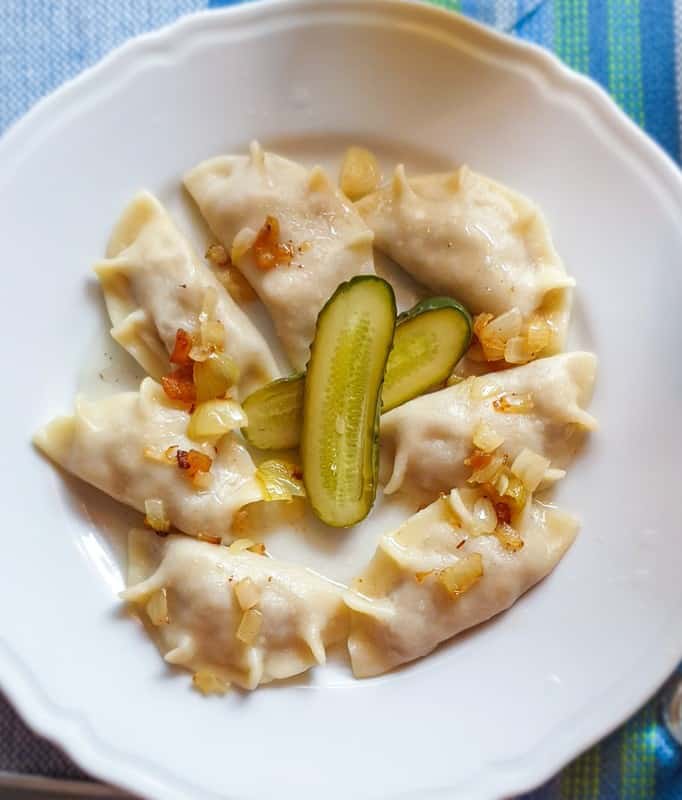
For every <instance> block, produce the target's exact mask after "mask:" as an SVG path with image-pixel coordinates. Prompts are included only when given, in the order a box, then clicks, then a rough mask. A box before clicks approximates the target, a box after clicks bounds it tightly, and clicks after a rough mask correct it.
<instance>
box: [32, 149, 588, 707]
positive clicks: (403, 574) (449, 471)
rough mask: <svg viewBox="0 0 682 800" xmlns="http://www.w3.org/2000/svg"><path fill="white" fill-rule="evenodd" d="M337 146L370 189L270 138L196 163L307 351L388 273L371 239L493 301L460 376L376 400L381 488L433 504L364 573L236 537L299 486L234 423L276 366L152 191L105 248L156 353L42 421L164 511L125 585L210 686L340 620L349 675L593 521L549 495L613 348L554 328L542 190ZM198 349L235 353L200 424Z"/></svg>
mask: <svg viewBox="0 0 682 800" xmlns="http://www.w3.org/2000/svg"><path fill="white" fill-rule="evenodd" d="M354 159H355V160H354ZM358 159H364V161H362V160H360V161H358ZM344 170H345V172H344V174H342V179H341V183H342V185H343V186H344V187H345V188H346V191H347V192H348V195H349V196H351V195H352V196H353V198H354V199H355V197H356V196H360V195H364V196H361V197H360V199H359V200H358V201H357V202H356V203H355V204H354V203H352V202H351V201H350V200H349V199H348V197H347V196H345V195H344V194H343V193H342V192H341V191H340V190H339V189H338V188H336V187H335V185H334V184H333V182H332V181H331V180H330V178H329V177H328V176H327V175H326V174H325V172H324V171H323V170H322V169H320V168H319V167H315V168H314V169H312V170H309V169H307V168H306V167H304V166H302V165H300V164H297V163H295V162H293V161H290V160H288V159H286V158H283V157H281V156H279V155H276V154H274V153H266V152H264V151H263V150H262V149H261V148H260V146H259V145H258V144H257V143H253V144H252V145H251V148H250V151H249V153H248V154H247V155H233V156H221V157H218V158H213V159H210V160H208V161H205V162H203V163H201V164H199V165H198V166H196V167H195V168H193V169H192V170H190V171H189V172H188V173H187V174H186V176H185V180H184V183H185V187H186V188H187V190H188V192H189V193H190V195H191V196H192V198H193V200H194V201H195V203H196V205H197V207H198V208H199V211H200V212H201V214H202V216H203V217H204V219H205V220H206V222H207V223H208V225H209V227H210V229H211V231H212V232H213V234H214V235H215V237H216V240H217V244H215V245H213V250H212V252H213V255H214V256H216V258H218V259H219V261H220V264H222V265H225V264H227V265H229V267H230V269H232V270H238V271H239V273H241V276H242V277H241V278H240V280H242V281H243V279H244V278H245V279H246V281H248V284H249V285H250V287H251V288H252V289H253V290H254V291H255V293H256V294H257V295H258V297H259V298H260V300H261V301H262V303H263V305H264V306H265V308H266V309H267V311H268V312H269V314H270V316H271V318H272V321H273V323H274V326H275V330H276V332H277V334H278V336H279V338H280V340H281V342H282V344H283V347H284V350H285V351H286V354H287V356H288V358H289V360H290V363H291V366H292V367H293V368H294V369H296V370H302V369H304V368H305V365H306V363H307V360H308V357H309V352H310V350H309V347H310V342H311V340H312V337H313V335H314V330H315V323H316V319H317V314H318V312H319V311H320V309H321V308H322V306H323V305H324V303H325V302H326V300H327V299H328V297H329V296H330V295H331V294H332V293H333V292H334V290H335V289H336V287H337V286H338V285H339V284H340V283H342V282H343V281H345V280H348V279H349V278H350V277H352V276H354V275H358V274H373V273H374V260H373V248H374V247H376V248H378V249H379V250H381V251H383V252H385V253H386V254H387V255H389V256H390V257H391V258H392V259H393V260H394V261H396V262H397V263H398V264H399V265H400V266H401V267H402V268H404V269H405V270H406V271H408V272H409V273H410V274H411V275H412V276H413V277H414V278H416V279H417V280H418V281H420V282H421V283H422V284H424V285H425V286H426V287H427V288H428V289H429V290H431V291H433V292H438V293H445V294H449V295H452V296H454V297H457V298H458V299H460V300H461V301H462V302H464V303H465V304H466V305H467V306H468V307H469V309H470V310H471V311H472V313H474V314H476V315H478V316H477V318H476V325H475V330H476V334H477V338H478V341H477V342H476V344H475V345H474V347H472V350H471V352H470V356H471V357H470V358H469V359H465V360H464V362H462V364H461V365H460V367H459V368H458V371H457V374H456V375H454V376H453V378H452V380H451V381H448V385H447V386H445V387H444V388H441V389H438V390H436V391H433V392H431V393H428V394H425V395H422V396H421V397H418V398H416V399H414V400H410V401H408V402H407V403H404V404H403V405H401V406H398V407H397V408H395V409H393V410H391V411H389V412H388V413H386V414H385V415H384V416H383V417H382V419H381V479H382V482H383V484H384V492H385V493H386V494H392V493H396V492H402V493H407V494H408V496H409V497H410V498H412V499H413V501H414V502H415V503H416V504H418V505H419V507H420V508H421V510H419V511H418V512H417V513H415V514H414V515H413V516H411V517H410V518H409V519H407V520H406V521H405V522H404V524H403V525H401V526H400V527H399V528H398V529H397V530H396V531H392V532H387V533H385V534H384V535H382V536H381V537H380V538H379V541H378V542H377V546H376V551H375V554H374V556H373V557H372V559H371V561H370V563H369V564H368V565H367V566H366V567H365V569H364V570H363V571H362V572H361V573H360V574H359V575H357V576H356V577H355V579H354V580H353V581H352V582H351V584H350V585H349V586H344V585H341V584H339V583H336V582H334V581H331V580H329V579H327V578H325V577H323V576H321V575H319V574H317V573H315V572H313V571H312V570H310V569H307V568H306V567H305V566H302V565H299V564H292V563H288V562H286V561H283V560H280V559H277V558H270V557H268V555H267V553H265V552H264V550H265V549H264V547H263V546H262V545H258V543H256V542H253V541H251V540H249V539H245V538H240V536H239V519H240V514H241V513H242V511H241V510H242V509H243V508H244V507H245V506H247V505H248V504H252V503H258V502H264V501H268V500H272V499H280V498H281V497H283V496H291V493H292V492H293V493H297V489H296V487H297V486H299V487H300V481H299V482H298V483H297V479H296V476H295V475H294V474H293V473H292V474H287V475H286V476H285V478H286V481H287V482H286V483H285V486H286V487H288V488H286V489H285V490H284V494H279V495H278V494H276V493H275V494H274V495H273V494H272V491H270V490H269V489H268V485H267V481H265V482H264V480H263V472H262V471H261V472H259V470H258V469H257V468H256V466H255V464H254V462H253V460H252V458H251V454H250V453H249V451H248V449H247V448H246V447H245V445H244V443H243V442H242V441H241V440H240V438H239V433H238V428H239V426H240V424H243V419H244V416H243V412H241V410H240V407H239V405H238V401H239V400H241V399H243V398H245V397H246V396H247V395H248V394H249V393H250V392H252V391H253V390H254V389H256V388H258V387H260V386H262V385H264V384H265V383H267V382H268V381H270V380H272V379H274V378H275V377H276V376H277V366H276V363H275V360H274V358H273V356H272V354H271V352H270V350H269V347H268V345H267V343H266V341H265V339H264V338H263V336H262V335H261V333H260V332H259V331H258V330H257V328H256V327H255V326H254V325H253V323H252V322H251V321H250V320H249V317H248V316H247V315H246V314H245V313H244V311H243V310H242V309H241V308H240V306H239V304H238V303H237V302H235V300H234V299H233V298H232V297H231V296H230V293H229V292H228V291H227V290H226V288H225V285H224V282H223V281H222V280H221V278H220V274H219V272H220V270H216V269H212V268H211V267H210V266H209V265H208V264H207V263H205V261H204V260H202V259H201V258H200V257H199V256H198V255H197V254H196V253H195V252H194V251H193V249H192V247H191V245H190V244H189V241H188V240H187V239H186V237H185V236H184V235H183V234H182V233H181V232H180V231H179V229H178V228H177V227H176V225H175V223H174V222H173V220H172V219H171V217H170V215H169V214H168V212H167V211H166V210H165V209H164V207H163V206H162V205H161V203H160V202H159V201H158V200H157V199H156V198H155V197H154V196H153V195H151V194H150V193H149V192H141V193H140V194H138V195H137V196H136V197H135V198H134V199H133V201H132V202H131V203H130V205H129V206H128V207H127V208H126V209H125V210H124V212H123V214H122V216H121V218H120V220H119V221H118V223H117V224H116V225H115V227H114V230H113V233H112V235H111V238H110V241H109V245H108V248H107V252H106V258H105V259H104V260H102V261H99V262H98V263H97V264H96V266H95V272H96V274H97V277H98V279H99V281H100V285H101V288H102V291H103V294H104V298H105V302H106V307H107V311H108V314H109V317H110V320H111V325H112V327H111V335H112V337H113V338H114V339H115V340H116V341H117V342H118V343H119V344H120V345H121V346H122V347H123V348H125V349H126V350H127V351H128V352H129V353H130V354H131V355H132V357H133V358H134V359H135V360H136V361H138V363H139V364H140V365H141V366H142V367H143V369H144V370H145V371H146V372H147V373H148V375H149V377H147V378H145V379H144V380H143V381H142V384H141V386H140V389H139V391H137V392H126V393H123V394H117V395H113V396H111V397H107V398H104V399H102V400H96V401H93V400H88V399H87V398H84V397H79V398H77V400H76V407H75V412H74V413H73V414H72V415H70V416H63V417H58V418H57V419H55V420H53V421H52V422H50V423H48V424H47V425H46V426H45V427H44V428H43V429H41V430H40V431H39V432H38V433H37V434H36V436H35V443H36V444H37V446H38V447H39V448H40V449H41V450H42V451H43V452H44V453H46V454H47V455H48V456H49V457H50V458H51V459H52V460H53V461H54V462H55V463H56V464H58V465H60V466H61V467H63V468H64V469H66V470H67V471H69V472H70V473H72V474H74V475H76V476H77V477H79V478H81V479H82V480H84V481H87V482H88V483H90V484H92V485H93V486H96V487H97V488H98V489H100V490H102V491H103V492H105V493H107V494H109V495H110V496H111V497H113V498H115V499H116V500H118V501H120V502H122V503H125V504H127V505H129V506H131V507H132V508H134V509H136V510H138V511H139V512H141V513H144V514H145V521H146V523H147V525H148V527H151V528H152V529H153V530H151V531H150V530H149V529H135V530H133V531H131V533H130V538H129V563H128V588H127V589H126V590H125V591H124V592H123V593H122V598H123V600H124V601H125V602H127V603H130V604H132V605H133V606H134V607H135V608H136V609H138V610H139V612H140V614H141V615H142V616H143V618H144V619H145V620H146V623H147V624H148V627H149V629H150V630H151V631H153V633H154V638H155V640H156V642H157V644H158V646H159V648H160V649H161V651H162V653H163V654H164V657H165V659H166V661H167V662H169V663H171V664H175V665H180V666H183V667H185V668H187V669H189V670H190V671H191V672H192V673H193V683H194V686H195V687H196V688H198V689H199V690H201V691H202V692H204V693H212V692H216V693H223V692H224V691H226V690H227V688H228V687H229V686H230V685H231V684H236V685H237V686H239V687H242V688H244V689H249V690H250V689H254V688H256V687H257V686H258V685H260V684H262V683H267V682H269V681H273V680H279V679H284V678H288V677H291V676H293V675H297V674H300V673H302V672H304V671H306V670H308V669H309V668H311V667H312V666H314V665H316V664H322V663H324V661H325V658H326V650H327V648H328V647H330V646H331V645H334V644H335V643H337V642H342V641H346V642H347V646H348V652H349V655H350V660H351V665H352V669H353V672H354V674H355V676H356V677H368V676H372V675H378V674H381V673H384V672H386V671H388V670H390V669H392V668H393V667H395V666H397V665H399V664H403V663H405V662H408V661H412V660H414V659H416V658H419V657H421V656H424V655H425V654H427V653H429V652H431V651H432V650H433V649H434V648H435V647H436V646H437V645H438V644H439V643H440V642H443V641H445V640H446V639H449V638H451V637H453V636H455V635H456V634H458V633H459V632H461V631H463V630H465V629H466V628H469V627H471V626H474V625H476V624H478V623H480V622H482V621H484V620H486V619H489V618H490V617H492V616H494V615H495V614H498V613H499V612H500V611H502V610H504V609H506V608H508V607H509V606H510V605H512V604H513V603H514V602H515V601H516V600H517V599H518V598H519V597H520V595H521V594H523V593H524V592H525V591H527V590H528V589H529V588H530V587H531V586H533V585H534V584H535V583H537V582H538V581H539V580H541V579H542V578H544V577H545V576H546V575H547V574H548V573H549V572H551V571H552V569H553V568H554V567H555V566H556V564H557V563H558V562H559V560H560V559H561V557H562V556H563V555H564V553H565V552H566V551H567V550H568V548H569V547H570V546H571V544H572V542H573V541H574V539H575V536H576V534H577V530H578V524H577V522H576V520H575V518H573V517H572V516H570V515H569V514H566V513H564V512H562V511H559V510H557V509H556V508H554V507H552V506H550V505H548V504H547V503H546V502H539V501H538V500H537V499H536V498H535V496H534V495H535V493H537V492H539V491H542V490H543V489H544V488H546V487H549V486H551V485H552V484H553V483H555V482H556V481H557V480H560V479H561V478H562V477H563V475H565V470H566V469H567V468H569V467H570V464H571V462H572V460H573V457H574V455H575V453H576V451H577V449H578V447H579V446H580V443H581V442H582V440H583V438H584V435H585V433H586V432H587V431H590V430H594V429H595V428H596V421H595V419H594V418H593V417H592V416H591V415H590V414H589V413H588V411H587V410H586V406H587V404H588V402H589V400H590V396H591V393H592V387H593V384H594V380H595V374H596V358H595V356H594V355H593V354H591V353H586V352H569V353H563V352H561V350H562V347H563V344H564V341H565V334H566V328H567V326H568V321H569V315H570V301H571V290H572V287H573V286H574V283H575V282H574V280H573V279H572V278H571V277H570V276H569V275H568V274H567V273H566V271H565V269H564V267H563V264H562V263H561V260H560V258H559V256H558V254H557V253H556V251H555V249H554V246H553V244H552V241H551V236H550V233H549V229H548V227H547V223H546V222H545V220H544V217H543V216H542V214H541V212H540V211H539V209H538V208H537V207H536V206H535V205H534V204H533V203H531V202H530V201H529V200H527V199H526V198H524V197H522V196H521V195H519V194H517V193H516V192H514V191H512V190H511V189H508V188H507V187H504V186H502V185H500V184H498V183H495V182H494V181H492V180H490V179H488V178H486V177H484V176H482V175H479V174H477V173H475V172H473V171H471V170H470V169H468V168H466V167H461V168H459V169H457V170H455V171H454V172H451V173H443V174H438V175H426V176H418V177H414V178H411V179H408V177H407V175H406V173H405V170H404V168H403V167H402V165H400V166H398V168H397V169H396V170H395V173H394V175H393V178H392V179H391V180H390V181H389V182H388V183H387V184H386V185H384V186H381V187H376V186H375V183H376V179H377V175H378V164H377V162H376V160H375V159H374V158H373V156H371V154H368V153H367V151H363V150H362V149H360V148H352V149H351V151H349V153H348V155H347V157H346V161H345V162H344ZM353 181H354V183H353ZM349 187H350V188H349ZM358 187H361V188H358ZM268 248H269V249H268ZM210 252H211V250H210V251H209V253H210ZM181 331H183V332H185V331H195V332H196V337H195V338H194V339H192V340H191V341H190V340H189V339H188V338H187V337H185V339H183V338H182V337H180V336H179V333H180V332H181ZM197 337H198V338H197ZM197 341H198V344H197ZM190 348H191V349H190ZM475 348H477V349H475ZM216 349H217V350H218V351H219V352H220V353H221V354H222V356H221V358H222V361H220V359H218V361H215V363H214V361H212V360H211V359H212V358H213V355H214V351H215V350H216ZM474 356H476V357H474ZM192 364H193V365H194V366H192ZM197 364H199V365H200V367H199V369H201V370H203V372H202V375H203V376H204V380H212V381H220V380H222V379H225V380H227V378H225V376H224V373H225V370H227V371H228V372H229V370H230V369H234V374H235V375H238V379H237V381H236V383H235V384H234V386H233V387H232V389H231V393H232V394H231V397H230V398H228V399H225V400H221V401H219V402H218V404H217V405H215V406H212V407H211V411H212V413H213V417H210V415H205V416H206V419H205V420H203V424H204V425H205V426H207V427H205V428H201V430H204V431H208V432H209V433H210V435H209V433H206V436H205V439H201V437H199V440H198V439H197V435H196V431H197V430H199V429H200V422H199V421H196V420H194V424H195V429H194V434H193V435H190V434H192V430H190V428H189V427H188V418H189V417H188V404H189V403H190V402H191V403H192V404H194V403H196V402H197V401H198V402H200V403H201V402H202V398H201V397H200V396H198V397H197V396H195V393H196V392H197V391H199V389H198V388H197V386H195V385H194V384H192V374H193V375H194V376H195V378H194V379H196V375H197V372H196V371H195V372H194V373H192V369H194V370H196V369H197V367H196V365H197ZM188 365H189V366H188ZM514 365H516V366H514ZM216 370H217V371H216ZM220 370H223V372H222V373H221V371H220ZM159 381H161V382H159ZM192 408H194V405H192ZM216 420H217V422H216ZM211 425H213V426H216V425H217V427H216V428H215V430H214V429H213V428H211ZM268 463H270V465H271V469H273V470H274V471H275V472H277V471H279V473H281V472H282V469H283V467H282V464H281V463H279V462H276V461H273V462H268ZM285 472H286V469H285ZM279 477H280V478H281V474H280V475H279ZM292 487H293V488H292ZM301 491H302V490H301ZM287 492H288V493H289V494H287ZM298 493H300V492H298ZM172 528H174V529H175V531H178V532H173V531H172V530H171V529H172ZM155 532H156V534H158V536H157V535H155ZM335 535H339V534H335Z"/></svg>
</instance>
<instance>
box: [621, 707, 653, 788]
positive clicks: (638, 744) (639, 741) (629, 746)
mask: <svg viewBox="0 0 682 800" xmlns="http://www.w3.org/2000/svg"><path fill="white" fill-rule="evenodd" d="M655 722H656V713H655V710H654V707H653V704H651V703H650V704H649V705H648V706H647V707H646V708H645V709H644V711H643V712H642V713H640V715H639V716H638V717H635V719H633V720H632V721H631V722H629V723H628V724H627V725H626V726H625V728H624V730H623V733H622V737H623V738H622V744H621V760H620V800H643V798H649V797H651V798H653V797H655V796H656V795H655V792H654V789H655V783H656V752H655V747H654V741H653V738H652V731H653V730H654V725H655Z"/></svg>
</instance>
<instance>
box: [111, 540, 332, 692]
mask: <svg viewBox="0 0 682 800" xmlns="http://www.w3.org/2000/svg"><path fill="white" fill-rule="evenodd" d="M129 570H130V576H129V588H128V589H127V590H126V591H125V592H124V593H123V595H122V597H123V598H124V599H125V600H127V601H129V602H131V603H135V604H138V605H146V606H147V607H148V609H149V611H150V617H151V618H152V621H153V623H155V624H156V625H157V632H158V637H159V642H160V648H161V650H162V652H164V654H165V659H166V661H168V662H169V663H171V664H178V665H180V666H183V667H186V668H187V669H190V670H192V671H193V672H194V673H195V674H197V673H198V675H203V676H204V677H208V676H211V677H212V678H214V679H217V681H219V682H220V683H223V684H225V683H228V682H234V683H236V684H237V685H239V686H241V687H243V688H245V689H255V688H256V686H258V685H259V684H261V683H267V682H269V681H272V680H278V679H282V678H289V677H291V676H293V675H298V674H300V673H301V672H304V671H306V670H307V669H309V668H310V667H312V666H314V665H315V664H322V663H324V661H325V648H326V647H327V646H329V645H331V644H333V643H335V642H337V641H339V640H341V639H343V638H344V637H345V636H346V634H347V627H348V621H347V617H348V612H347V609H346V607H345V606H344V604H343V601H342V592H343V590H342V588H341V587H340V586H338V585H337V584H335V583H332V582H331V581H328V580H326V579H325V578H323V577H321V576H319V575H318V574H317V573H315V572H312V571H311V570H308V569H306V568H305V567H302V566H298V565H296V564H289V563H287V562H285V561H280V560H278V559H274V558H268V557H267V556H262V555H256V554H254V553H251V552H248V551H241V552H233V551H232V549H231V548H227V547H223V546H221V545H214V544H208V543H206V542H200V541H197V540H193V539H190V538H188V537H185V536H180V535H171V536H169V537H167V538H166V539H164V540H159V539H158V538H157V537H155V536H154V535H153V534H151V533H149V532H147V531H131V538H130V541H129ZM159 592H161V593H162V595H161V597H159V596H158V593H159ZM159 600H161V604H162V606H163V607H162V608H161V609H159ZM150 602H151V603H152V605H151V606H149V605H148V604H149V603H150ZM154 603H156V604H154ZM159 611H160V613H159ZM195 680H196V679H195Z"/></svg>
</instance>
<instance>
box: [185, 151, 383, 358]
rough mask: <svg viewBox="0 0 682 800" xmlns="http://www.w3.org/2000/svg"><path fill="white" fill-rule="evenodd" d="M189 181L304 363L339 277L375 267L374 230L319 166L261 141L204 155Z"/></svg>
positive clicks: (203, 210) (201, 206)
mask: <svg viewBox="0 0 682 800" xmlns="http://www.w3.org/2000/svg"><path fill="white" fill-rule="evenodd" d="M185 186H186V187H187V189H188V191H189V193H190V194H191V195H192V197H193V198H194V200H195V201H196V203H197V205H198V206H199V210H200V211H201V213H202V215H203V217H204V218H205V219H206V221H207V222H208V224H209V226H210V228H211V230H212V231H213V233H214V234H215V235H216V236H217V238H218V239H219V240H220V241H221V242H222V243H223V245H225V247H227V248H228V250H231V253H232V261H233V263H234V264H235V266H237V267H238V268H239V269H240V270H241V272H242V273H243V274H244V275H245V277H246V279H247V280H248V281H249V283H250V284H251V285H252V286H253V288H254V289H255V291H256V293H257V294H258V296H259V297H260V299H261V300H262V301H263V303H264V305H265V306H266V308H267V309H268V311H269V312H270V315H271V317H272V320H273V322H274V324H275V328H276V330H277V333H278V335H279V337H280V339H281V341H282V344H283V346H284V349H285V351H286V353H287V355H288V357H289V360H290V361H291V364H292V366H293V367H294V368H295V369H298V370H302V369H304V368H305V365H306V363H307V361H308V357H309V354H310V350H309V346H310V343H311V341H312V340H313V336H314V334H315V323H316V321H317V315H318V313H319V312H320V309H321V308H322V306H323V305H324V304H325V303H326V302H327V300H328V299H329V297H330V296H331V295H332V293H333V292H334V291H335V289H336V287H337V286H338V285H339V284H340V283H343V282H344V281H346V280H348V279H349V278H351V277H353V276H354V275H359V274H363V273H373V272H374V260H373V256H372V240H373V236H372V233H371V231H370V230H369V229H368V227H367V226H366V225H365V223H364V222H363V221H362V219H361V217H360V215H359V214H358V212H357V211H356V210H355V208H354V207H353V204H352V203H350V202H349V201H348V200H347V199H346V198H345V197H344V196H343V195H342V194H341V192H339V191H338V189H336V187H334V186H333V184H332V183H331V181H330V180H329V178H328V177H327V175H326V174H325V173H324V172H323V171H322V170H321V169H320V168H319V167H315V168H314V169H313V170H308V169H306V168H305V167H303V166H301V165H300V164H297V163H295V162H293V161H290V160H288V159H286V158H282V157H281V156H278V155H275V154H274V153H265V152H263V151H262V150H261V148H260V146H259V145H258V144H257V143H253V144H252V145H251V150H250V154H249V155H247V156H221V157H218V158H213V159H210V160H209V161H204V162H203V163H201V164H199V165H198V166H197V167H195V168H194V169H192V170H191V171H190V172H188V173H187V175H186V176H185Z"/></svg>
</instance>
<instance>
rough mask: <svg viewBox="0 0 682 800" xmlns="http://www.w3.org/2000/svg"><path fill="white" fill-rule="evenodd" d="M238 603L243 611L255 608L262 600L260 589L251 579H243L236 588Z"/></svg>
mask: <svg viewBox="0 0 682 800" xmlns="http://www.w3.org/2000/svg"><path fill="white" fill-rule="evenodd" d="M234 593H235V595H236V596H237V602H238V603H239V607H240V608H241V610H242V611H248V610H249V609H250V608H253V607H254V606H255V605H256V604H257V603H258V601H259V600H260V589H259V588H258V585H257V584H256V583H254V582H253V581H252V580H251V578H242V579H241V580H240V581H239V583H237V584H236V585H235V587H234Z"/></svg>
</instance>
